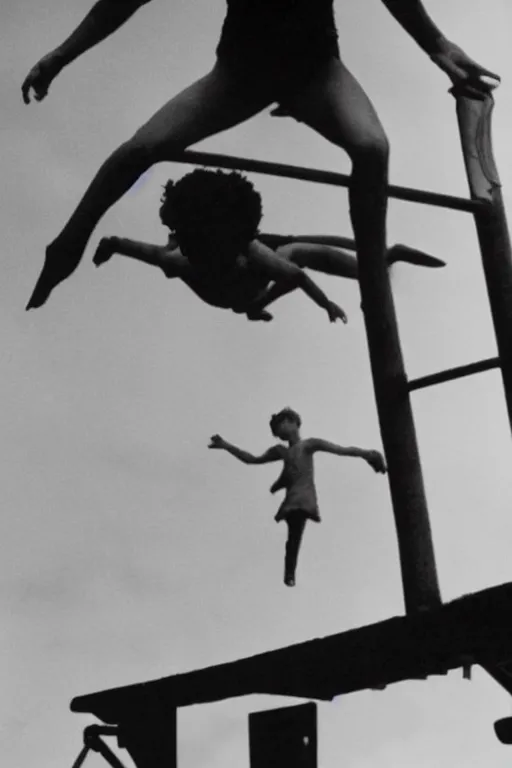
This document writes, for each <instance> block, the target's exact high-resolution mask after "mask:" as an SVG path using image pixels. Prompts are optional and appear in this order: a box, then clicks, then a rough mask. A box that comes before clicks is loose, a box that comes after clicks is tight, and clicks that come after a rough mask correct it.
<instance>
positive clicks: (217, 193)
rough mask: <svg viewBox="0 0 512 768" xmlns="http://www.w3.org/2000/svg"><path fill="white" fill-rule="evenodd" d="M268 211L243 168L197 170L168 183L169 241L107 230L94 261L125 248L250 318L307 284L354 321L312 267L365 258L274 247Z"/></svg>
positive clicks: (410, 257) (406, 256)
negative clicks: (265, 225) (265, 224)
mask: <svg viewBox="0 0 512 768" xmlns="http://www.w3.org/2000/svg"><path fill="white" fill-rule="evenodd" d="M261 215H262V206H261V197H260V195H259V193H258V192H257V191H256V190H255V189H254V186H253V185H252V184H251V182H249V181H248V180H247V179H246V178H245V177H244V176H242V175H241V174H239V173H237V172H233V173H222V172H220V171H206V170H196V171H192V172H191V173H188V174H186V175H185V176H183V177H182V178H181V179H180V180H179V181H178V182H177V183H176V184H175V183H173V182H172V181H169V182H168V183H167V185H166V186H165V191H164V195H163V197H162V205H161V208H160V219H161V221H162V223H163V224H164V226H166V227H168V229H169V230H170V233H171V234H170V237H169V241H168V243H167V245H166V246H156V245H150V244H148V243H140V242H136V241H134V240H127V239H124V238H118V237H108V238H103V239H102V240H101V241H100V244H99V246H98V249H97V251H96V254H95V256H94V259H93V261H94V263H95V264H96V265H97V266H100V265H101V264H104V263H105V262H106V261H108V260H109V259H110V258H111V256H112V255H113V254H114V253H119V254H122V255H124V256H129V257H130V258H133V259H137V260H139V261H143V262H145V263H146V264H151V265H152V266H156V267H159V268H160V269H161V270H162V271H163V273H164V274H165V276H166V277H168V278H180V279H181V280H182V281H183V282H184V283H185V284H186V285H187V286H188V287H189V288H190V289H191V290H192V291H194V293H196V295H198V296H199V297H200V298H201V299H202V300H203V301H205V302H207V303H208V304H211V305H213V306H215V307H222V308H226V309H232V310H233V311H234V312H237V313H244V314H246V315H247V317H248V319H250V320H266V321H268V320H271V319H272V315H270V314H269V313H268V312H267V311H266V310H265V307H266V306H267V305H268V304H270V303H271V302H273V301H275V300H276V299H277V298H279V297H280V296H283V295H284V294H286V293H289V292H290V291H293V290H295V289H297V288H301V289H302V290H303V291H304V292H305V293H306V294H307V295H308V296H309V297H310V298H311V299H312V300H313V301H314V302H315V303H316V304H318V306H320V307H321V308H322V309H324V310H326V312H327V314H328V316H329V319H330V320H331V322H332V321H335V320H337V319H341V320H342V321H343V322H346V316H345V313H344V312H343V310H342V309H341V308H340V307H338V306H337V304H335V303H334V302H332V301H330V300H329V299H328V298H327V297H326V295H325V294H324V292H323V291H322V290H321V289H320V288H319V287H318V286H317V285H316V283H314V282H313V280H311V279H310V278H309V277H308V276H307V275H306V273H305V272H304V268H305V267H307V268H309V269H313V270H317V271H320V272H324V273H327V274H330V275H337V276H338V277H347V278H353V279H356V278H357V274H358V272H357V259H356V258H355V257H354V256H352V255H351V254H349V253H347V252H346V251H344V250H342V249H340V248H334V247H332V246H330V245H322V244H318V243H301V242H291V243H288V244H286V245H282V246H281V247H278V248H277V249H276V250H274V249H272V248H270V247H268V245H267V243H266V242H265V237H263V238H262V237H260V236H259V234H258V227H259V224H260V221H261ZM274 239H275V238H274ZM269 241H270V242H272V236H269ZM399 260H401V261H408V262H410V263H413V264H419V265H422V266H428V267H432V266H434V267H438V266H444V262H442V261H441V260H440V259H436V258H434V257H433V256H429V255H428V254H424V253H422V252H421V251H417V250H413V249H411V248H407V247H406V246H403V245H396V246H394V247H393V248H391V249H390V250H389V251H388V254H387V261H388V264H392V263H394V262H395V261H399Z"/></svg>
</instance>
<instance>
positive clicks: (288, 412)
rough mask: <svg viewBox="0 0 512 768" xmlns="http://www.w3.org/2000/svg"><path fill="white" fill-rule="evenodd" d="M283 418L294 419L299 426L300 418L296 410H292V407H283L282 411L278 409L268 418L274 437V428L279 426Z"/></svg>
mask: <svg viewBox="0 0 512 768" xmlns="http://www.w3.org/2000/svg"><path fill="white" fill-rule="evenodd" d="M285 419H289V420H290V421H294V422H295V424H296V425H297V427H299V428H300V426H301V424H302V419H301V418H300V416H299V414H298V413H297V411H294V410H293V409H292V408H283V409H282V411H279V413H273V414H272V418H271V419H270V431H271V432H272V434H273V435H274V436H275V437H277V435H276V429H278V428H279V425H280V423H281V422H282V421H284V420H285Z"/></svg>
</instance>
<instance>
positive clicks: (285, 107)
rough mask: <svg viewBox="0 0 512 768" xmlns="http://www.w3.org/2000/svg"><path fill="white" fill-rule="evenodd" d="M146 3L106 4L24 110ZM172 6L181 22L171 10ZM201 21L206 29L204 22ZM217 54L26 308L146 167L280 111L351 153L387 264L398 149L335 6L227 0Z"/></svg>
mask: <svg viewBox="0 0 512 768" xmlns="http://www.w3.org/2000/svg"><path fill="white" fill-rule="evenodd" d="M353 1H354V2H356V3H357V0H353ZM148 2H149V0H97V2H96V3H95V4H94V6H93V8H92V9H91V10H90V11H89V13H88V14H87V15H86V17H85V18H84V20H83V21H82V22H81V23H80V24H79V25H78V27H77V28H76V29H75V31H74V32H72V33H71V35H70V36H69V37H68V38H67V39H66V40H64V42H63V43H62V44H60V45H58V46H57V48H55V49H54V50H53V51H51V52H50V53H48V54H47V55H46V56H43V58H42V59H41V60H40V61H39V62H38V63H37V64H36V65H35V66H34V67H33V68H32V69H31V70H30V72H29V73H28V75H27V77H26V78H25V80H24V82H23V85H22V94H23V98H24V100H25V102H26V103H29V101H30V97H31V94H33V95H34V96H35V98H36V100H37V101H41V100H42V99H44V98H45V96H46V95H47V93H48V89H49V87H50V85H51V83H52V81H53V80H54V79H55V77H57V76H58V74H59V73H60V72H61V71H62V69H64V67H66V66H68V65H69V64H71V62H73V61H74V60H75V59H77V58H78V57H79V56H81V55H82V54H84V53H85V52H86V51H88V50H90V49H91V48H93V47H94V46H95V45H97V44H98V43H100V42H101V41H103V40H104V39H105V38H107V37H109V35H111V34H113V33H114V32H115V31H116V30H117V29H119V28H120V27H121V26H122V25H123V24H124V23H125V22H126V21H127V20H128V19H129V18H130V17H131V16H133V15H134V14H135V13H136V12H139V9H140V8H142V6H147V5H148ZM382 2H383V4H384V5H385V6H386V8H387V9H388V11H389V12H390V13H391V14H392V16H394V18H395V19H396V20H397V21H398V23H399V24H400V25H401V26H402V27H403V29H404V30H405V31H406V32H407V33H408V34H409V35H411V37H412V38H413V39H414V40H415V42H416V43H417V44H418V46H419V47H420V48H421V49H422V50H423V51H424V52H425V54H426V55H427V56H429V57H430V59H431V60H432V61H433V62H434V63H435V64H436V65H437V66H438V67H439V68H440V69H441V70H443V71H444V72H445V73H446V74H447V75H448V77H449V78H450V79H451V81H452V82H453V83H454V84H455V85H458V86H459V87H463V88H464V89H465V92H466V93H467V94H468V95H469V96H474V97H476V98H479V97H482V94H483V92H485V91H488V90H489V85H488V84H486V83H485V82H483V81H482V79H481V77H482V76H489V77H493V78H496V75H493V74H492V73H491V72H489V71H488V70H486V69H484V68H483V67H481V66H480V65H479V64H478V63H477V62H475V61H473V60H472V59H471V58H469V56H467V55H466V54H465V53H464V51H463V50H461V49H460V48H459V47H458V46H457V45H455V44H454V43H452V42H450V41H449V40H447V39H446V38H445V37H444V36H443V34H442V33H441V31H440V30H439V29H438V27H437V26H436V25H435V24H434V22H433V21H432V19H431V18H430V17H429V15H428V14H427V12H426V10H425V8H424V6H423V3H422V2H421V1H420V0H382ZM190 5H191V7H192V3H191V4H190ZM341 5H343V3H340V6H341ZM168 7H169V17H170V18H171V19H172V11H173V3H172V0H169V2H168ZM197 22H198V25H200V23H201V19H200V17H198V19H197ZM171 29H172V22H171ZM363 45H364V41H363ZM216 54H217V58H216V62H215V64H214V66H213V68H212V70H211V71H210V72H209V73H208V74H206V75H205V76H204V77H202V78H200V79H199V80H197V81H196V82H195V83H193V84H192V85H190V86H189V87H188V88H186V89H185V90H184V91H182V92H181V93H179V94H178V95H177V96H175V97H174V98H172V99H171V100H170V101H169V102H168V103H167V104H166V105H165V106H163V107H162V108H161V109H160V110H159V111H158V112H157V113H156V114H155V115H154V116H153V117H151V118H150V119H149V120H148V121H147V122H146V123H145V125H143V126H142V127H141V128H139V130H137V131H136V132H135V134H133V136H132V137H131V138H128V140H127V141H125V142H124V143H122V144H121V146H119V147H118V149H116V150H115V151H114V152H113V153H112V154H111V155H110V157H109V158H108V159H107V160H106V161H105V162H104V163H103V165H102V166H101V168H100V169H99V171H98V173H97V174H96V176H95V178H94V179H93V181H92V182H91V184H90V186H89V188H88V189H87V191H86V192H85V194H84V196H83V198H82V200H81V201H80V203H79V204H78V206H77V208H76V209H75V211H74V213H73V214H72V215H71V217H70V219H69V221H68V223H67V224H66V225H65V227H64V228H63V230H62V231H61V233H60V234H59V235H58V236H57V238H56V239H55V240H54V241H53V242H52V243H51V244H50V245H49V246H48V248H47V250H46V258H45V263H44V266H43V270H42V272H41V274H40V276H39V279H38V281H37V284H36V287H35V289H34V291H33V293H32V296H31V298H30V300H29V302H28V305H27V309H29V308H31V307H40V306H42V305H43V304H44V303H45V302H46V300H47V299H48V297H49V295H50V293H51V292H52V290H53V289H54V288H55V287H56V286H57V285H58V284H59V283H60V282H62V281H63V280H66V279H67V277H69V275H71V274H72V272H73V271H74V270H75V269H76V268H77V266H78V264H79V262H80V260H81V258H82V255H83V253H84V251H85V248H86V246H87V243H88V241H89V238H90V236H91V234H92V232H93V230H94V228H95V227H96V225H97V223H98V222H99V220H100V219H101V218H102V216H103V215H104V214H105V212H106V211H107V210H108V209H109V208H110V207H111V206H112V205H114V203H115V202H116V201H117V200H119V199H120V198H121V197H122V196H123V195H124V194H125V193H126V192H127V191H128V189H130V187H131V186H132V185H133V184H134V183H135V182H136V181H137V179H138V178H139V177H140V176H141V175H142V174H143V173H145V171H147V170H148V168H150V167H151V166H153V165H154V164H155V163H159V162H162V161H172V160H173V158H174V157H176V155H177V154H179V153H181V152H182V151H183V150H184V149H186V148H187V147H189V146H191V145H192V144H196V143H197V142H198V141H201V140H203V139H205V138H207V137H208V136H213V135H214V134H216V133H219V132H220V131H224V130H226V129H228V128H232V127H233V126H235V125H238V124H240V123H242V122H244V121H245V120H248V119H249V118H250V117H252V116H253V115H256V114H257V113H258V112H261V111H262V110H263V109H265V108H266V107H268V106H270V105H272V104H276V103H277V104H279V105H280V107H281V109H280V114H286V115H289V116H291V117H293V118H295V119H296V120H298V121H300V122H302V123H304V124H305V125H307V126H309V127H310V128H312V129H313V130H315V131H317V132H318V133H319V134H320V135H321V136H323V137H324V138H325V139H327V140H328V141H330V142H332V143H333V144H335V145H337V146H338V147H340V148H341V149H343V150H344V151H345V152H347V153H348V155H349V157H350V159H351V161H352V177H351V185H350V189H349V202H350V215H351V219H352V226H353V230H354V237H355V239H356V243H357V250H358V253H359V254H360V256H361V257H364V259H365V262H366V263H370V262H371V261H373V262H375V261H378V260H382V259H384V257H385V253H386V242H385V234H386V233H385V224H386V209H387V184H388V155H389V150H388V140H387V137H386V134H385V132H384V129H383V127H382V125H381V123H380V120H379V118H378V116H377V114H376V112H375V109H374V107H373V105H372V103H371V101H370V99H369V98H368V96H367V95H366V93H365V92H364V90H363V89H362V87H361V86H360V84H359V83H358V81H357V80H356V78H355V77H354V76H353V75H352V74H351V72H350V71H349V70H348V69H347V67H346V66H345V64H344V63H343V62H342V60H341V57H340V51H339V47H338V39H337V31H336V25H335V19H334V7H333V0H228V1H227V14H226V18H225V21H224V24H223V27H222V33H221V38H220V42H219V45H218V47H217V51H216ZM170 65H172V62H171V64H170ZM497 79H499V78H497ZM128 87H129V86H128V84H127V88H128ZM127 93H129V92H128V91H127Z"/></svg>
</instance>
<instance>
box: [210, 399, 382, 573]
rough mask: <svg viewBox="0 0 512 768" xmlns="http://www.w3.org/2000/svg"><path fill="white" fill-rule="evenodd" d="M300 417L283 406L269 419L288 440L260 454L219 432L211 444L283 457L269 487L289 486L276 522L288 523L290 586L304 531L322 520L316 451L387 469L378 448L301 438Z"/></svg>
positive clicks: (262, 459)
mask: <svg viewBox="0 0 512 768" xmlns="http://www.w3.org/2000/svg"><path fill="white" fill-rule="evenodd" d="M300 426H301V418H300V416H299V414H298V413H296V412H295V411H293V410H292V409H291V408H283V410H282V411H279V413H275V414H274V415H273V416H272V418H271V419H270V430H271V432H272V434H273V435H274V436H275V437H277V438H279V439H280V440H282V441H283V442H285V443H288V447H286V446H285V445H273V446H272V447H271V448H269V449H268V450H267V451H265V453H263V454H262V455H261V456H254V455H253V454H252V453H248V452H247V451H244V450H242V449H241V448H237V447H236V446H235V445H231V443H228V442H227V441H226V440H224V439H223V438H222V437H221V436H220V435H213V437H212V438H211V442H210V445H209V446H208V447H209V448H217V449H219V448H220V449H222V450H224V451H227V452H228V453H230V454H231V455H232V456H235V458H237V459H239V460H240V461H243V462H244V463H245V464H267V463H268V462H271V461H283V462H284V467H283V470H282V472H281V474H280V476H279V477H278V479H277V480H276V481H275V483H273V485H272V486H271V488H270V492H271V493H276V491H279V490H280V489H281V488H284V489H285V490H286V495H285V498H284V501H283V502H282V504H281V506H280V507H279V510H278V512H277V514H276V516H275V518H274V520H276V522H279V521H280V520H285V521H286V523H287V525H288V538H287V540H286V549H285V559H284V583H285V584H286V585H287V586H288V587H293V586H295V570H296V567H297V558H298V554H299V548H300V545H301V541H302V534H303V533H304V528H305V526H306V522H307V520H313V521H314V522H316V523H319V522H320V513H319V511H318V504H317V497H316V489H315V481H314V468H313V454H314V453H316V452H317V451H324V453H334V454H336V455H337V456H356V457H359V458H361V459H364V460H365V461H366V462H368V464H369V465H370V466H371V467H372V469H373V470H375V472H381V473H385V472H386V464H385V462H384V458H383V456H382V455H381V454H380V453H379V451H368V450H364V449H362V448H353V447H352V448H344V447H342V446H341V445H336V444H335V443H330V442H328V441H327V440H321V439H319V438H316V437H310V438H306V439H302V438H301V436H300Z"/></svg>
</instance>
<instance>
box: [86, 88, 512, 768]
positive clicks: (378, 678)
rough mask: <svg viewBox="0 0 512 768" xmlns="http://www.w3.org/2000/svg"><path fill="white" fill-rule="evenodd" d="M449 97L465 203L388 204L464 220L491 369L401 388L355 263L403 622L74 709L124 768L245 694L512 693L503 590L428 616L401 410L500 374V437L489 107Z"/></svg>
mask: <svg viewBox="0 0 512 768" xmlns="http://www.w3.org/2000/svg"><path fill="white" fill-rule="evenodd" d="M453 95H454V96H455V99H456V105H457V118H458V126H459V131H460V137H461V145H462V150H463V155H464V161H465V167H466V172H467V177H468V183H469V188H470V193H471V197H470V199H463V198H459V197H452V196H449V195H439V194H436V193H433V192H425V191H423V190H416V189H409V188H405V187H396V186H390V187H389V195H390V197H394V198H397V199H400V200H408V201H411V202H416V203H423V204H427V205H435V206H441V207H444V208H450V209H453V210H457V211H461V212H466V213H469V214H471V215H472V216H473V217H474V220H475V224H476V229H477V234H478V240H479V244H480V250H481V258H482V264H483V269H484V274H485V280H486V285H487V292H488V297H489V303H490V307H491V313H492V317H493V323H494V330H495V334H496V340H497V347H498V356H497V357H492V358H490V359H487V360H483V361H479V362H476V363H470V364H468V365H464V366H459V367H457V368H453V369H451V370H448V371H442V372H439V373H435V374H432V375H429V376H424V377H422V378H419V379H416V380H412V381H409V380H408V378H407V375H406V372H405V368H404V364H403V359H402V353H401V348H400V339H399V334H398V325H397V321H396V317H395V310H394V306H393V298H392V294H391V288H390V284H389V278H388V275H387V270H386V269H385V268H384V265H383V264H374V263H371V262H366V261H365V259H364V258H360V261H359V272H360V286H361V295H362V302H363V306H364V308H365V311H364V315H365V324H366V331H367V337H368V346H369V352H370V360H371V368H372V376H373V383H374V390H375V398H376V403H377V411H378V416H379V422H380V429H381V434H382V441H383V445H384V450H385V454H386V459H387V464H388V469H389V475H388V477H389V484H390V491H391V499H392V504H393V511H394V516H395V524H396V530H397V537H398V549H399V556H400V564H401V572H402V582H403V590H404V600H405V608H406V614H407V615H406V616H399V617H395V618H391V619H389V620H387V621H383V622H380V623H378V624H373V625H370V626H366V627H361V628H359V629H354V630H350V631H348V632H342V633H340V634H336V635H332V636H330V637H324V638H317V639H313V640H309V641H307V642H304V643H299V644H297V645H293V646H290V647H288V648H282V649H279V650H274V651H270V652H268V653H263V654H259V655H257V656H253V657H250V658H245V659H240V660H238V661H234V662H231V663H229V664H222V665H218V666H215V667H209V668H207V669H202V670H196V671H193V672H189V673H186V674H181V675H174V676H172V677H168V678H163V679H161V680H154V681H150V682H147V683H140V684H137V685H130V686H126V687H122V688H118V689H115V690H110V691H103V692H100V693H94V694H91V695H88V696H81V697H78V698H75V699H74V700H73V702H72V705H71V707H72V709H73V711H75V712H89V713H91V714H93V715H95V716H96V717H98V718H99V719H100V720H103V721H104V722H106V723H108V724H110V727H111V726H112V725H114V726H115V728H116V730H115V733H117V735H118V738H119V739H120V744H122V745H124V746H125V747H126V748H127V749H128V751H129V752H130V754H131V756H132V757H133V759H134V761H135V763H136V765H137V766H138V768H164V766H165V768H175V766H176V710H177V708H178V707H183V706H188V705H191V704H198V703H206V702H213V701H218V700H220V699H226V698H231V697H235V696H243V695H246V694H253V693H265V694H280V695H287V696H298V697H301V698H311V699H320V700H322V699H323V700H330V699H332V698H333V697H334V696H339V695H341V694H347V693H351V692H353V691H359V690H362V689H379V690H381V689H383V688H385V687H386V686H388V685H391V684H393V683H397V682H400V681H403V680H411V679H425V678H427V677H428V676H430V675H443V674H446V673H447V672H448V671H449V670H450V669H454V668H457V667H462V668H464V669H465V670H467V669H468V667H470V666H471V664H480V665H481V666H483V667H484V668H485V669H486V670H487V671H488V672H489V674H491V675H492V677H493V678H494V679H495V680H496V681H497V682H498V683H500V685H502V686H503V687H504V688H505V689H506V690H507V691H509V693H512V584H504V585H502V586H499V587H494V588H491V589H488V590H484V591H483V592H478V593H476V594H473V595H468V596H466V597H463V598H461V599H458V600H455V601H453V602H451V603H448V604H446V605H443V604H442V603H441V596H440V591H439V586H438V581H437V573H436V565H435V557H434V548H433V543H432V536H431V532H430V524H429V517H428V510H427V503H426V498H425V491H424V487H423V479H422V473H421V464H420V459H419V452H418V446H417V441H416V435H415V429H414V421H413V415H412V408H411V402H410V393H411V392H413V391H415V390H418V389H421V388H424V387H427V386H431V385H434V384H439V383H442V382H445V381H450V380H453V379H456V378H460V377H463V376H467V375H470V374H473V373H478V372H482V371H487V370H490V369H492V368H500V370H501V376H502V380H503V386H504V392H505V398H506V403H507V409H508V414H509V419H510V422H511V426H512V257H511V246H510V240H509V235H508V229H507V223H506V218H505V212H504V207H503V201H502V196H501V190H500V183H499V178H498V174H497V171H496V165H495V163H494V159H493V154H492V144H491V115H492V109H493V105H494V101H493V98H492V95H491V94H489V95H488V96H486V98H484V99H482V100H476V99H471V98H468V97H466V96H465V95H464V93H463V92H457V91H453ZM174 160H175V161H177V162H185V163H193V164H199V165H212V166H215V167H220V168H234V169H237V170H242V171H247V172H255V173H264V174H273V175H276V176H284V177H288V178H293V179H301V180H304V181H310V182H315V183H321V184H331V185H335V186H344V187H346V186H348V184H349V177H347V176H345V175H343V174H337V173H332V172H330V171H319V170H314V169H310V168H300V167H295V166H289V165H281V164H277V163H266V162H262V161H257V160H248V159H243V158H236V157H226V156H223V155H213V154H206V153H201V152H192V151H187V152H184V153H181V154H180V155H179V156H176V157H175V158H174ZM336 240H337V242H338V244H341V241H342V240H343V244H344V245H345V246H346V247H353V245H354V243H353V241H352V240H350V239H348V238H342V239H340V238H336ZM509 725H510V724H509ZM509 725H507V723H506V722H502V721H499V724H497V725H496V729H497V733H498V735H499V736H500V734H501V736H500V738H501V737H503V739H504V740H506V739H507V738H510V740H512V729H511V728H510V727H509ZM507 728H508V730H507ZM100 731H101V727H100ZM109 734H110V735H112V733H111V732H109ZM100 736H101V733H100V732H99V731H98V730H96V731H95V732H94V734H93V737H91V732H89V738H90V739H91V738H92V742H91V743H93V744H94V746H93V747H92V748H97V749H98V751H101V753H102V754H103V755H104V757H105V758H106V759H107V760H108V761H109V762H110V764H111V765H112V766H113V768H119V764H117V763H116V762H115V760H118V758H116V757H115V755H114V756H113V757H112V755H113V753H111V752H110V751H109V750H108V748H107V747H106V746H105V744H104V743H103V742H102V740H101V738H100ZM85 749H87V744H86V748H85ZM81 759H83V752H82V753H81V756H80V757H79V760H81ZM77 762H78V761H77Z"/></svg>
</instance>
